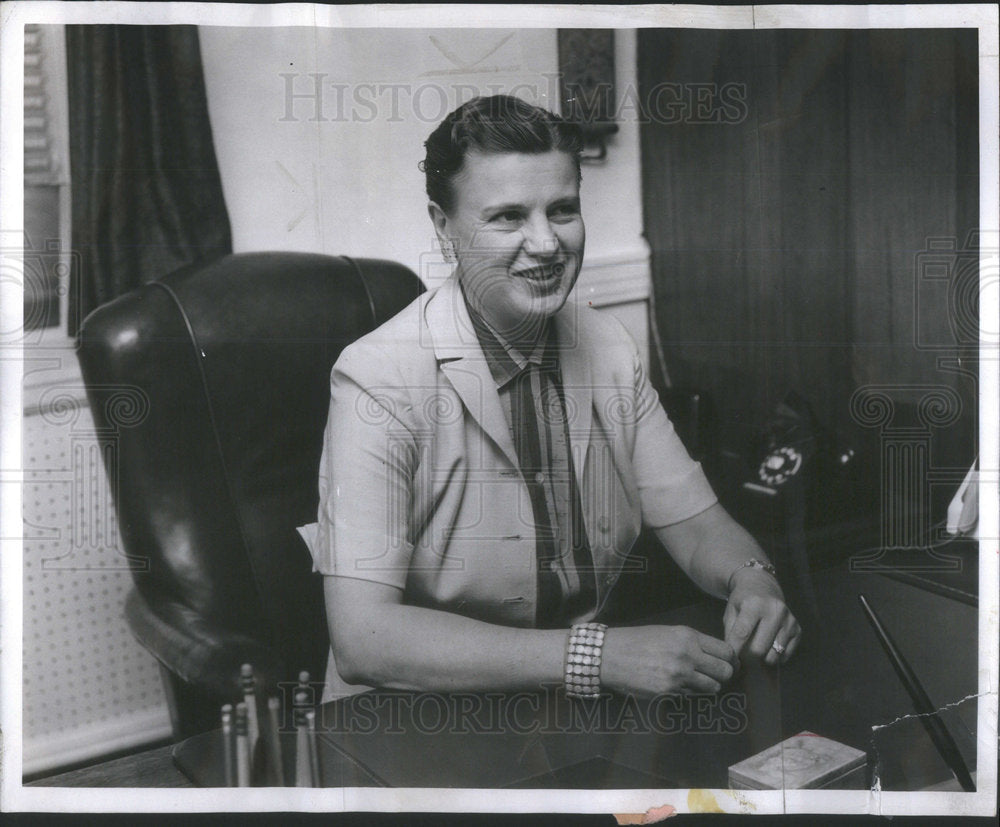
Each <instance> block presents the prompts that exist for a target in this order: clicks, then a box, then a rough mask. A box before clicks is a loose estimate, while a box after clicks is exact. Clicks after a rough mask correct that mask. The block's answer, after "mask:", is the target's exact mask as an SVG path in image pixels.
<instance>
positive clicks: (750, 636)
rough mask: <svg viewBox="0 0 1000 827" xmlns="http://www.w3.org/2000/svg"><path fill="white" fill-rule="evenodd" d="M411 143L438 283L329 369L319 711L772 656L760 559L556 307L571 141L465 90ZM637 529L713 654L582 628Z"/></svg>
mask: <svg viewBox="0 0 1000 827" xmlns="http://www.w3.org/2000/svg"><path fill="white" fill-rule="evenodd" d="M426 147H427V157H426V159H425V161H424V171H425V173H426V175H427V192H428V196H429V198H430V203H429V205H428V211H429V213H430V217H431V220H432V222H433V224H434V228H435V231H436V232H437V235H438V238H439V240H440V242H441V244H442V247H443V249H445V250H446V251H450V257H451V259H452V261H453V262H454V263H455V265H456V267H455V273H454V275H453V277H452V278H450V279H448V280H447V281H446V282H445V283H444V284H442V285H441V286H440V287H439V288H437V289H436V290H433V291H431V292H429V293H427V294H424V295H423V296H421V297H420V298H419V299H418V300H416V301H415V302H414V303H413V304H411V305H410V306H409V307H408V308H406V309H405V310H403V311H402V312H401V313H400V314H399V315H397V316H396V317H395V318H393V319H391V320H390V321H389V322H387V323H386V324H384V325H383V326H382V327H380V328H378V329H377V330H375V331H373V332H372V333H371V334H369V335H367V336H365V337H363V338H361V339H360V340H358V341H357V342H355V343H354V344H352V345H350V346H348V347H347V348H345V349H344V351H343V352H342V354H341V356H340V358H339V359H338V361H337V363H336V365H335V366H334V369H333V374H332V377H331V404H330V414H329V418H328V422H327V427H326V434H325V442H324V451H323V457H322V461H321V467H320V481H319V487H320V506H319V519H318V525H317V526H315V527H314V529H315V530H313V531H311V532H304V533H305V534H309V535H310V540H311V547H312V553H313V557H314V560H315V565H316V569H317V570H318V571H319V572H321V573H322V574H323V575H325V593H326V601H327V616H328V620H329V626H330V636H331V642H332V646H333V652H332V657H331V659H330V666H329V668H328V670H327V687H326V691H327V697H330V696H331V695H333V694H337V693H340V692H345V691H353V690H356V689H357V687H358V685H362V686H364V685H371V686H382V687H390V688H403V689H417V690H427V691H449V690H472V691H482V690H497V691H509V690H524V689H529V690H530V689H535V690H537V689H538V688H539V687H541V686H543V685H546V684H549V685H551V684H558V683H560V682H562V683H563V686H564V688H565V690H566V692H567V693H569V694H571V695H575V696H580V697H596V696H597V695H599V694H600V692H601V690H602V689H610V690H612V691H617V692H623V693H637V694H640V695H652V694H657V693H662V692H670V693H674V692H716V691H719V689H720V688H721V687H722V685H723V684H725V683H726V681H728V680H729V679H730V678H731V677H732V675H733V674H734V672H735V670H736V668H737V665H738V659H739V658H740V657H741V656H752V657H757V658H761V659H764V660H765V662H766V663H768V664H770V665H774V664H777V663H778V662H779V660H785V659H787V657H788V656H790V655H791V653H792V652H793V651H794V649H795V647H796V645H797V643H798V639H799V628H798V624H797V623H796V621H795V618H794V617H792V615H791V614H790V613H789V611H788V609H787V608H786V607H785V604H784V597H783V595H782V593H781V589H780V587H779V586H778V582H777V580H776V579H775V577H774V570H773V567H771V566H770V564H769V563H768V562H767V560H766V558H765V557H764V554H763V552H762V551H761V549H760V547H759V546H757V544H756V543H755V542H754V541H753V539H752V538H751V537H750V536H749V535H748V534H747V533H746V532H745V531H744V530H743V529H742V528H740V527H739V526H738V525H737V524H736V523H734V522H733V521H732V519H731V518H730V517H729V516H728V515H727V514H726V512H725V511H724V510H723V509H722V508H721V506H719V504H718V502H717V501H716V498H715V496H714V494H713V492H712V490H711V488H710V487H709V485H708V483H707V481H706V480H705V477H704V475H703V473H702V471H701V468H700V466H699V465H698V464H697V463H696V462H694V461H692V460H691V458H690V457H689V456H688V455H687V453H686V451H685V450H684V448H683V446H682V444H681V442H680V440H679V439H678V437H677V435H676V434H675V432H674V429H673V426H672V425H671V424H670V421H669V420H668V419H667V417H666V414H665V413H664V411H663V408H662V407H661V406H660V403H659V400H658V399H657V396H656V394H655V392H654V391H653V389H652V388H651V386H650V384H649V381H648V379H647V377H646V373H645V369H644V367H643V363H642V359H641V358H640V356H639V352H638V349H637V347H636V345H635V343H634V342H633V341H632V340H631V338H630V337H629V335H628V333H627V332H626V331H625V330H624V328H623V327H622V326H621V324H620V323H619V322H617V321H616V320H615V319H613V318H612V317H610V316H605V315H602V314H601V313H599V312H598V311H595V310H592V309H590V308H586V307H581V306H578V305H576V304H575V303H573V302H569V301H567V298H568V296H569V293H570V291H571V290H572V288H573V284H574V283H575V281H576V278H577V275H578V274H579V272H580V267H581V263H582V259H583V250H584V240H585V232H584V222H583V216H582V215H581V211H580V200H579V189H580V166H579V151H580V140H579V133H578V132H577V130H576V127H574V126H572V125H570V124H568V123H567V122H565V121H563V120H562V119H560V118H558V117H557V116H555V115H553V114H551V113H549V112H547V111H545V110H542V109H539V108H537V107H534V106H530V105H528V104H526V103H524V102H522V101H520V100H518V99H516V98H512V97H507V96H494V97H490V98H476V99H473V100H472V101H469V102H468V103H466V104H464V105H463V106H461V107H459V108H458V109H457V110H456V111H455V112H453V113H452V114H450V115H449V116H448V117H447V118H446V119H445V121H444V122H443V123H442V124H441V125H440V126H439V127H437V128H436V129H435V131H434V132H433V133H432V135H431V136H430V138H429V139H428V141H427V142H426ZM643 523H645V524H646V525H648V526H650V527H652V528H653V529H655V530H656V533H657V536H658V537H659V539H660V540H661V542H662V543H663V545H664V546H665V547H666V549H667V551H669V552H670V554H671V555H672V556H673V557H674V559H675V560H676V561H677V562H678V563H679V564H680V565H681V567H682V568H683V569H684V570H685V571H686V572H687V574H688V575H690V576H691V577H692V578H693V579H694V580H695V582H696V583H698V585H700V586H701V587H702V588H704V589H705V590H706V591H708V592H711V593H713V594H716V595H718V596H721V597H726V598H727V599H728V605H727V608H726V614H725V632H726V634H725V640H718V639H715V638H713V637H710V636H708V635H704V634H700V633H698V632H695V631H693V630H692V629H689V628H686V627H665V626H656V625H649V626H639V627H634V628H628V629H611V630H609V629H608V628H607V627H606V626H605V625H604V624H602V623H600V617H601V611H602V609H603V607H604V605H605V603H606V601H607V598H608V595H609V594H610V593H611V590H612V589H613V587H614V585H615V583H616V581H617V579H618V575H619V573H620V571H621V569H622V564H623V562H624V560H625V558H626V557H627V556H628V554H629V551H630V550H631V547H632V545H633V543H634V542H635V539H636V537H637V535H638V532H639V528H640V526H641V524H643Z"/></svg>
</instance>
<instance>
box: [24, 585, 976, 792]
mask: <svg viewBox="0 0 1000 827" xmlns="http://www.w3.org/2000/svg"><path fill="white" fill-rule="evenodd" d="M815 586H816V594H817V595H818V599H819V617H820V618H821V623H819V624H818V626H817V628H812V629H808V630H807V632H806V635H805V638H804V640H803V643H802V646H801V648H800V650H799V652H798V653H797V655H796V656H795V657H794V658H793V659H792V661H791V662H790V663H789V664H787V665H786V666H785V667H782V668H781V669H780V670H771V669H767V668H764V667H757V668H747V669H746V670H745V671H744V673H743V674H742V675H740V676H739V678H738V679H737V680H736V681H735V682H734V683H733V684H732V685H731V686H729V687H727V688H726V689H725V690H724V692H723V693H722V694H721V695H720V696H700V697H697V698H688V699H685V700H683V701H677V700H676V699H674V700H670V699H667V700H663V701H661V702H660V705H659V707H658V711H659V718H658V723H657V724H656V725H655V726H652V727H651V726H649V725H646V726H645V727H643V726H642V725H641V724H639V723H636V724H635V725H634V726H633V725H630V724H629V718H630V713H629V711H628V710H626V709H625V708H624V707H625V705H626V704H627V702H624V701H623V700H622V699H620V698H618V699H609V700H608V701H607V702H606V703H604V704H603V705H591V706H581V705H580V704H581V702H579V701H575V702H570V701H568V700H567V699H565V698H563V697H562V696H561V693H559V692H556V693H543V694H542V695H539V696H537V697H538V698H539V699H540V700H538V701H537V702H535V701H532V700H530V698H531V697H532V695H531V693H523V694H522V695H520V696H518V697H508V696H500V700H494V701H492V702H493V703H494V704H495V705H497V708H498V709H501V710H503V709H505V710H506V713H505V714H507V715H508V716H511V715H513V716H520V717H518V718H517V719H516V720H514V719H511V720H509V721H507V722H506V723H505V724H501V725H500V726H492V727H490V726H482V725H480V726H479V729H480V730H483V731H478V732H477V731H475V730H476V728H477V727H476V726H475V725H473V724H472V720H473V717H474V716H472V712H471V707H470V704H471V703H473V702H472V701H470V700H469V698H468V697H467V698H466V699H465V700H462V699H461V698H458V700H455V697H453V696H447V697H448V700H447V702H446V703H445V705H444V706H442V703H443V702H442V700H441V697H442V696H433V699H432V700H426V701H420V700H419V697H420V696H417V695H414V694H412V693H388V692H376V693H366V694H365V695H361V696H354V697H352V698H348V699H343V700H341V701H337V702H335V703H334V704H330V705H327V706H326V707H324V708H323V709H322V710H321V715H320V724H321V730H323V732H322V736H321V738H320V753H321V756H320V759H321V765H322V768H323V783H324V786H330V787H337V786H377V785H392V786H414V787H522V788H526V787H527V788H530V787H545V788H577V787H579V788H598V789H599V788H606V789H614V788H628V787H654V788H655V787H678V788H687V787H708V788H718V787H726V786H727V769H728V767H729V765H730V764H733V763H735V762H736V761H739V760H741V759H743V758H746V757H748V756H749V755H752V754H754V753H756V752H758V751H760V750H762V749H764V748H766V747H768V746H771V745H772V744H775V743H777V742H778V741H780V740H783V739H784V738H785V737H788V736H790V735H793V734H796V733H798V732H801V731H803V730H808V731H811V732H815V733H817V734H820V735H825V736H827V737H830V738H833V739H835V740H838V741H841V742H843V743H846V744H849V745H851V746H854V747H857V748H859V749H863V750H866V751H867V752H868V753H869V756H870V766H871V769H872V770H873V771H877V772H878V774H879V778H880V780H881V784H882V789H884V790H913V789H925V788H929V787H932V786H935V785H939V784H941V783H943V782H944V783H946V782H947V781H948V779H949V778H950V772H949V771H948V769H947V767H946V766H945V764H944V762H943V761H942V759H941V758H940V757H939V756H938V755H937V753H936V751H935V750H934V748H933V746H932V744H931V742H930V740H929V738H928V737H927V735H926V733H925V732H924V730H923V729H922V727H921V726H920V724H919V721H918V720H916V719H914V718H906V717H905V716H907V715H909V714H910V713H912V711H913V707H912V703H911V701H910V699H909V697H908V696H907V695H906V693H905V691H904V690H903V688H902V686H901V685H900V683H899V681H898V679H897V678H896V676H895V674H894V672H893V670H892V667H891V665H890V664H889V662H888V661H887V660H886V659H885V657H884V655H883V654H882V652H881V650H880V648H879V644H878V642H877V641H876V639H875V637H874V635H873V634H872V631H871V629H870V628H869V627H868V625H867V622H866V621H865V619H864V617H863V615H862V613H861V611H860V608H859V607H858V604H857V594H858V593H859V592H864V593H865V594H867V595H868V597H869V599H870V601H871V602H872V604H873V605H874V606H875V607H876V609H877V610H878V611H879V613H880V614H881V615H882V618H883V620H884V622H885V623H886V625H887V626H888V627H889V629H890V630H891V632H892V633H893V635H894V636H895V638H896V640H897V642H898V643H899V645H900V647H901V648H902V649H903V651H904V654H905V655H906V657H907V658H908V659H910V661H911V663H912V665H913V668H914V669H915V671H916V672H917V674H918V675H920V677H921V679H922V680H923V681H924V684H925V686H926V689H927V692H928V694H929V695H930V697H931V699H932V701H933V702H934V703H936V704H938V705H940V706H942V707H944V706H945V705H947V704H955V705H954V706H952V707H950V708H948V709H945V710H943V711H942V712H941V715H942V719H943V720H944V722H945V724H946V725H947V726H948V727H949V729H950V730H951V732H952V734H953V735H954V737H955V739H956V741H957V742H958V745H959V747H960V749H961V751H962V753H963V756H964V758H965V760H966V762H967V764H968V765H969V768H970V770H972V771H974V770H975V761H976V737H975V734H976V700H975V698H974V697H972V698H969V699H968V700H963V699H965V698H968V697H969V696H974V695H975V694H976V692H977V682H976V681H977V668H976V667H977V661H978V647H977V642H976V641H977V637H976V636H977V630H978V613H977V611H976V609H975V608H974V607H972V606H969V605H967V604H964V603H961V602H958V601H954V600H950V599H948V598H947V597H944V596H942V595H940V594H934V593H932V592H929V591H925V590H922V589H918V588H915V587H914V586H913V585H910V584H907V583H901V582H898V581H895V580H892V579H889V578H887V577H883V576H881V575H878V574H871V573H867V574H852V573H850V572H849V571H848V570H847V568H846V566H845V567H843V568H841V569H837V570H830V571H827V572H823V573H821V574H820V575H818V576H817V578H816V583H815ZM721 613H722V604H721V603H720V602H717V601H711V602H707V603H703V604H699V605H695V606H689V607H685V608H683V609H679V610H677V611H674V612H670V613H669V614H668V615H666V616H664V617H662V618H661V620H662V621H663V622H667V623H672V624H685V625H691V626H694V627H696V628H699V629H701V630H703V631H706V632H709V633H714V634H720V632H721V629H720V626H721ZM484 697H486V696H484ZM505 697H506V700H504V698H505ZM518 698H519V699H518ZM407 699H409V700H407ZM504 704H506V706H504ZM421 705H422V706H421ZM463 705H464V707H463ZM641 706H642V705H641V704H640V707H641ZM442 708H443V709H446V710H447V715H448V716H451V717H449V720H448V721H445V722H444V723H443V724H440V723H439V722H437V721H436V720H435V714H436V712H435V710H436V709H442ZM463 710H464V711H463ZM483 710H486V711H487V712H488V704H487V705H483V706H481V707H480V715H479V720H480V721H481V720H482V718H483V714H484V713H483ZM573 710H575V713H574V712H573ZM635 711H636V710H633V713H634V712H635ZM645 711H646V712H648V707H646V709H645ZM638 713H639V714H640V716H641V715H642V714H643V709H639V710H638ZM455 715H458V716H460V717H461V716H464V718H463V720H464V721H465V723H466V726H465V727H464V730H465V731H462V729H463V728H462V727H461V726H457V725H456V720H457V719H456V718H455V717H454V716H455ZM417 716H420V717H422V719H423V727H422V729H423V732H421V731H420V730H421V727H419V726H415V725H414V719H415V717H417ZM470 716H472V717H470ZM560 716H562V717H561V718H560ZM567 716H570V717H567ZM573 716H575V717H573ZM581 716H582V717H581ZM588 716H589V717H588ZM631 717H634V716H631ZM897 719H902V720H898V721H897ZM567 720H571V721H572V725H571V726H569V727H568V728H567V727H566V726H562V725H561V724H560V723H559V721H562V722H563V723H565V722H566V721H567ZM553 721H555V723H553ZM671 722H673V723H671ZM893 722H895V723H893ZM536 723H537V724H538V725H537V726H536V725H535V724H536ZM323 724H325V726H323ZM887 724H888V726H886V725H887ZM630 730H631V731H630ZM674 730H676V731H674ZM287 743H288V746H287V747H286V749H285V754H286V758H290V756H291V755H292V754H293V750H292V747H291V740H290V739H289V741H288V742H287ZM175 760H176V761H177V763H178V765H179V766H180V767H182V768H183V770H184V772H185V773H186V774H187V775H188V776H190V777H191V778H192V779H193V780H194V781H195V782H196V783H197V784H198V785H199V786H216V785H219V784H220V783H221V766H222V760H221V740H220V736H219V733H217V732H214V733H205V734H203V735H199V736H196V737H195V738H192V739H189V740H188V741H186V742H184V743H183V744H181V745H179V746H178V747H176V748H175ZM129 762H132V765H131V767H129ZM286 775H287V777H293V776H292V775H290V774H287V773H286ZM37 783H38V784H44V785H50V786H56V785H58V786H173V785H177V786H183V785H185V784H187V783H190V782H188V781H186V779H185V778H184V776H182V775H181V774H180V773H179V772H178V771H177V769H175V768H174V766H173V765H172V764H171V762H170V749H169V748H163V749H159V750H155V751H152V752H150V753H146V754H143V755H141V756H138V757H137V758H134V759H119V760H118V761H115V762H111V764H108V765H102V766H101V767H95V768H91V769H89V770H79V771H77V772H75V773H69V774H67V775H66V776H57V777H55V778H50V779H46V780H45V781H41V782H37Z"/></svg>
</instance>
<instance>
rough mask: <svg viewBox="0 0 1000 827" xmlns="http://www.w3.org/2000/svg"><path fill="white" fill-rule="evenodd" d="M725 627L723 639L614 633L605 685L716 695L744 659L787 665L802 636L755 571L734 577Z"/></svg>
mask: <svg viewBox="0 0 1000 827" xmlns="http://www.w3.org/2000/svg"><path fill="white" fill-rule="evenodd" d="M723 628H724V630H725V634H724V640H719V639H718V638H714V637H712V636H711V635H706V634H702V633H701V632H698V631H695V630H694V629H691V628H689V627H687V626H636V627H630V628H614V629H609V630H608V632H607V638H606V640H605V645H604V662H603V666H602V669H601V676H602V683H603V684H604V685H605V686H607V687H608V688H609V689H612V690H614V691H618V692H626V693H628V692H636V693H639V694H644V695H657V694H668V693H682V694H689V693H710V694H711V693H716V692H719V691H720V690H721V689H722V687H723V685H724V684H726V683H727V682H728V681H729V680H731V679H732V677H733V676H734V675H735V674H736V672H737V671H738V669H739V667H740V661H741V659H746V658H757V659H763V661H764V663H765V664H767V665H769V666H775V665H777V664H778V663H779V662H780V663H784V662H785V661H786V660H788V658H789V657H791V655H792V654H793V653H794V651H795V649H796V648H797V646H798V644H799V639H800V636H801V629H800V628H799V624H798V621H796V619H795V617H794V616H793V615H792V613H791V612H790V611H789V610H788V607H787V606H786V605H785V600H784V596H783V594H782V592H781V588H780V586H779V585H778V583H777V581H776V580H775V579H774V578H773V577H771V575H769V574H766V573H765V572H761V571H758V570H754V569H746V570H744V571H741V572H739V574H738V575H737V576H736V577H735V578H734V581H733V585H732V591H731V592H730V594H729V599H728V601H727V603H726V610H725V613H724V615H723Z"/></svg>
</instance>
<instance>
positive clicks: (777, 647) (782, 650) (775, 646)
mask: <svg viewBox="0 0 1000 827" xmlns="http://www.w3.org/2000/svg"><path fill="white" fill-rule="evenodd" d="M771 648H772V649H774V651H775V652H777V653H778V654H779V655H783V654H785V647H784V646H782V645H781V644H780V643H778V641H774V643H772V644H771Z"/></svg>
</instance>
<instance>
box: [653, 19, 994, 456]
mask: <svg viewBox="0 0 1000 827" xmlns="http://www.w3.org/2000/svg"><path fill="white" fill-rule="evenodd" d="M977 79H978V65H977V41H976V31H975V30H902V29H901V30H857V31H796V30H768V31H731V32H719V31H691V30H687V31H676V30H641V31H640V32H639V80H640V96H639V97H640V100H642V101H644V102H648V101H651V100H652V101H654V102H657V101H658V103H659V112H655V111H650V112H648V113H647V114H648V115H650V117H648V118H647V119H646V121H647V122H645V123H643V125H642V127H641V141H642V158H643V174H644V192H643V206H644V215H645V227H646V233H647V237H648V239H649V242H650V246H651V248H652V267H653V277H654V291H655V292H654V297H655V301H656V307H657V319H656V323H657V328H658V330H659V332H660V336H661V338H662V340H663V343H664V348H665V352H666V359H667V365H668V367H669V370H670V374H671V379H672V380H673V381H674V383H675V384H688V385H695V386H698V387H700V388H702V389H703V390H706V391H707V392H708V393H709V395H710V397H711V398H712V400H713V402H714V404H715V406H716V409H717V411H718V415H719V418H720V419H721V420H722V421H724V422H730V423H733V422H742V423H745V424H746V425H748V426H754V427H759V426H760V425H762V424H763V423H764V422H765V421H766V419H767V417H768V415H769V413H770V412H771V411H773V410H774V408H775V406H776V405H777V404H778V403H779V402H780V401H781V399H782V398H783V397H784V395H785V394H786V393H787V392H788V391H790V390H794V391H796V392H798V393H799V394H801V395H802V396H803V397H805V398H806V399H807V400H808V401H809V402H810V403H811V405H812V407H813V409H814V411H815V412H816V414H817V415H818V417H819V419H820V420H821V421H822V422H823V424H825V425H826V426H827V427H830V428H835V429H837V430H839V431H841V432H845V433H846V434H847V436H848V438H849V440H855V441H859V442H862V443H863V442H864V441H865V439H866V437H865V435H864V434H862V433H861V432H862V431H864V432H865V433H866V434H867V438H868V440H869V441H870V439H872V438H875V437H877V432H875V431H873V430H872V429H871V428H867V429H865V428H864V427H862V425H863V423H859V422H857V421H856V420H855V417H853V416H852V413H851V409H850V399H851V397H852V394H853V393H854V392H855V391H856V390H857V389H858V388H861V387H862V386H866V385H873V384H885V385H894V386H896V387H898V388H903V387H904V386H906V385H911V386H912V385H934V384H941V385H946V386H948V387H950V388H952V389H953V390H954V391H955V392H956V393H957V394H959V396H960V398H961V399H962V402H963V412H962V417H961V419H960V420H959V422H958V423H956V424H954V425H953V426H952V427H950V428H948V429H947V431H948V432H947V433H946V434H941V435H940V437H941V438H940V439H937V441H936V443H935V444H936V445H945V444H947V443H950V442H954V443H956V445H955V450H954V451H952V452H951V454H952V456H951V460H952V461H953V462H954V463H955V464H956V465H957V464H960V463H968V462H970V461H971V457H972V454H973V451H974V445H973V443H974V436H975V429H976V427H977V426H976V410H975V407H976V402H975V400H976V393H977V388H976V377H975V366H974V361H975V359H974V352H975V351H974V349H975V346H976V332H975V329H974V328H975V324H974V323H973V325H972V329H970V328H969V325H968V324H964V323H963V321H964V322H968V321H969V319H970V318H972V319H974V318H975V314H976V313H977V312H978V310H977V308H976V307H975V301H976V300H975V294H976V287H975V285H976V280H977V278H978V275H977V271H976V268H975V264H974V259H975V258H976V256H977V252H976V251H975V250H974V247H975V246H976V244H977V240H976V238H975V233H974V230H975V228H976V227H977V224H978V199H979V191H978V150H979V147H978V124H977V111H978V110H977V100H978V86H977V84H978V80H977ZM658 89H659V90H660V91H659V98H656V94H657V90H658ZM935 251H937V252H935ZM935 257H936V258H937V259H942V260H943V263H944V264H945V265H947V264H948V262H949V261H951V262H952V263H953V265H954V266H953V268H952V269H953V271H955V270H959V271H961V272H960V273H959V274H958V275H957V276H956V275H955V273H954V272H953V273H952V275H951V276H948V277H945V278H944V279H942V278H941V277H940V275H941V272H942V271H934V272H938V276H937V277H936V280H935V277H934V276H933V274H932V270H933V267H932V268H930V269H928V267H929V264H930V263H932V261H933V260H935ZM938 263H941V262H938ZM936 266H937V264H934V267H936ZM956 278H957V279H959V280H961V279H964V286H963V285H962V284H958V287H957V289H956ZM949 280H950V281H949ZM956 296H957V297H958V304H962V303H963V302H964V307H960V306H956V301H955V299H956ZM970 357H971V358H970ZM904 401H905V400H904ZM873 450H874V453H873V454H871V455H870V456H869V460H870V461H871V462H872V463H873V464H874V465H875V466H876V467H877V463H878V453H877V452H878V447H877V446H874V448H873ZM941 461H945V462H947V458H944V457H939V458H935V464H936V465H939V464H940V463H941Z"/></svg>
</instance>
